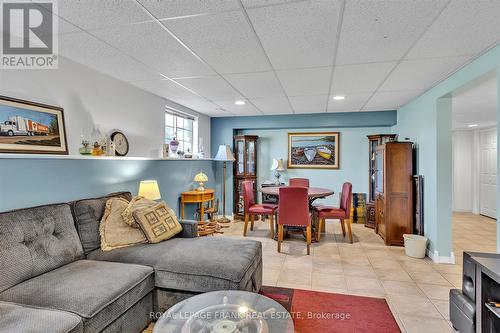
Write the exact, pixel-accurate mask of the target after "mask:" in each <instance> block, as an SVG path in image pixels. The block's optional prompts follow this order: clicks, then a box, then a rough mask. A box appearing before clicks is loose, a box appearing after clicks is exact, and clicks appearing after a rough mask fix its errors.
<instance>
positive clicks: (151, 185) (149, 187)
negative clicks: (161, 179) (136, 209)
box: [137, 180, 161, 200]
mask: <svg viewBox="0 0 500 333" xmlns="http://www.w3.org/2000/svg"><path fill="white" fill-rule="evenodd" d="M137 195H139V196H141V197H144V198H146V199H149V200H158V199H161V194H160V188H159V187H158V182H157V181H156V180H142V181H141V183H140V184H139V193H137Z"/></svg>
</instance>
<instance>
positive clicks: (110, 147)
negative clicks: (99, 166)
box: [105, 136, 116, 156]
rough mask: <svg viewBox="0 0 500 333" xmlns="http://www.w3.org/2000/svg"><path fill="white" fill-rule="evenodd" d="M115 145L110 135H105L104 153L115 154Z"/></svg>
mask: <svg viewBox="0 0 500 333" xmlns="http://www.w3.org/2000/svg"><path fill="white" fill-rule="evenodd" d="M115 149H116V147H115V143H114V142H113V140H111V137H109V136H106V144H105V154H106V156H115V155H116V150H115Z"/></svg>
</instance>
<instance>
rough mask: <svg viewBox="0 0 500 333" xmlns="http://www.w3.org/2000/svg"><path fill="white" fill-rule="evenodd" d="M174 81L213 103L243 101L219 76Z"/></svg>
mask: <svg viewBox="0 0 500 333" xmlns="http://www.w3.org/2000/svg"><path fill="white" fill-rule="evenodd" d="M175 81H176V82H179V83H180V84H182V85H183V86H185V87H187V88H189V89H191V90H193V91H195V92H196V93H197V94H199V95H201V96H203V97H205V98H208V99H210V100H213V101H214V100H232V101H235V100H237V99H244V98H243V96H241V95H240V94H239V93H238V92H237V91H236V90H234V89H233V88H232V87H231V86H230V85H229V84H228V83H227V82H226V81H224V79H223V78H222V77H220V76H205V77H197V78H185V79H176V80H175Z"/></svg>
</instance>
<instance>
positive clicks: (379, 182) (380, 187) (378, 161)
mask: <svg viewBox="0 0 500 333" xmlns="http://www.w3.org/2000/svg"><path fill="white" fill-rule="evenodd" d="M375 167H376V169H375V172H376V173H375V175H376V176H375V182H376V185H375V190H376V191H377V193H384V151H383V150H377V151H376V153H375Z"/></svg>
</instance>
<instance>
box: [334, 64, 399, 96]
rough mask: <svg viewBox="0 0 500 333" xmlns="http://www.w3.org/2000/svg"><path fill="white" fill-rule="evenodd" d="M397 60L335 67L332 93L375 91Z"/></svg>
mask: <svg viewBox="0 0 500 333" xmlns="http://www.w3.org/2000/svg"><path fill="white" fill-rule="evenodd" d="M395 65H396V62H380V63H372V64H359V65H343V66H337V67H335V71H334V73H333V83H332V91H331V93H332V94H348V93H353V92H367V91H374V90H375V89H376V88H377V87H378V86H379V85H380V83H382V80H383V79H385V77H386V76H387V74H389V72H390V71H391V69H393V68H394V66H395Z"/></svg>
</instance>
